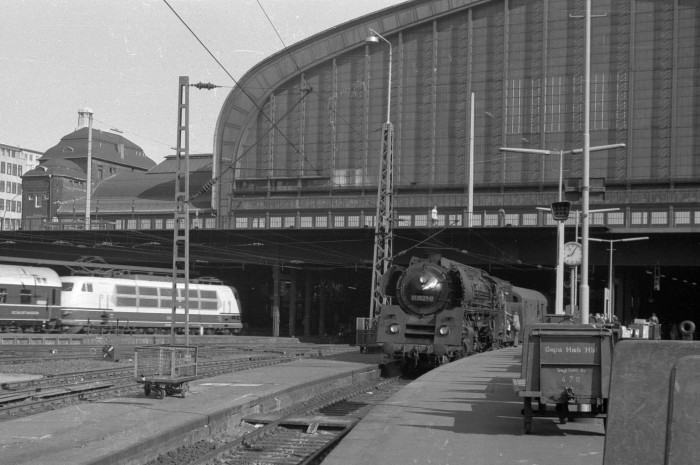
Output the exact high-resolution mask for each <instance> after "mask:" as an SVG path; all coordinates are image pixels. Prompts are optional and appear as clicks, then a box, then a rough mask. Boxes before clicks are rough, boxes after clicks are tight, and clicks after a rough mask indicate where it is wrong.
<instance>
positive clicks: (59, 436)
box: [0, 358, 380, 465]
mask: <svg viewBox="0 0 700 465" xmlns="http://www.w3.org/2000/svg"><path fill="white" fill-rule="evenodd" d="M379 375H380V373H379V369H378V366H377V365H376V364H374V365H372V364H366V363H353V362H347V361H341V360H326V359H320V358H312V359H300V360H296V361H294V362H291V363H286V364H281V365H273V366H269V367H263V368H258V369H255V370H247V371H240V372H236V373H231V374H227V375H221V376H217V377H214V378H207V379H203V380H197V381H193V382H191V383H190V391H189V394H188V396H187V397H185V398H182V397H180V396H173V397H170V396H167V397H165V398H164V399H160V400H159V399H156V398H155V397H154V396H153V395H151V396H150V397H146V396H145V395H144V393H143V391H141V392H139V393H138V394H135V395H133V396H131V397H121V398H116V399H110V400H106V401H98V402H89V403H87V402H86V403H80V404H77V405H73V406H70V407H65V408H61V409H57V410H53V411H50V412H45V413H40V414H37V415H31V416H27V417H24V418H18V419H16V420H8V421H4V422H1V423H0V463H3V464H13V465H20V464H26V465H56V464H71V465H122V464H130V463H139V464H142V463H146V462H147V461H148V460H152V459H155V458H156V457H157V455H158V453H163V452H167V451H169V450H171V449H175V448H177V447H178V446H181V445H183V444H185V443H186V442H196V441H199V440H202V439H206V438H207V437H209V436H211V435H213V434H216V433H217V432H219V431H221V430H223V429H226V428H233V427H237V426H238V425H239V424H240V420H241V418H242V417H243V416H245V415H249V414H251V413H264V412H269V411H273V410H277V409H280V408H284V407H286V406H287V405H289V404H290V403H292V402H293V401H299V400H305V399H308V398H310V397H311V396H313V395H315V394H317V393H319V392H326V391H328V390H330V389H333V388H335V387H339V386H346V385H348V384H350V383H351V381H352V380H353V379H354V380H358V379H359V378H362V379H374V378H376V379H378V378H379ZM312 386H313V389H312ZM145 451H151V452H149V454H146V453H145Z"/></svg>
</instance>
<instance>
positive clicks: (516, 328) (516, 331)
mask: <svg viewBox="0 0 700 465" xmlns="http://www.w3.org/2000/svg"><path fill="white" fill-rule="evenodd" d="M519 334H520V315H518V312H517V311H515V312H513V336H514V337H513V347H518V344H519V342H518V338H519V337H520V336H519Z"/></svg>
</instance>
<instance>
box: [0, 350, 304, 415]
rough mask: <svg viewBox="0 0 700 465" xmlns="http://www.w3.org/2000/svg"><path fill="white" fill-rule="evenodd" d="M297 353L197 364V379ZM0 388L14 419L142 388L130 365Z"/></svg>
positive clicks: (2, 411)
mask: <svg viewBox="0 0 700 465" xmlns="http://www.w3.org/2000/svg"><path fill="white" fill-rule="evenodd" d="M297 358H299V356H298V355H297V354H294V355H287V354H273V353H263V354H251V355H247V356H245V357H239V358H235V359H226V360H206V361H201V362H199V363H198V374H197V379H203V378H210V377H213V376H217V375H220V374H224V373H231V372H235V371H241V370H249V369H253V368H259V367H263V366H268V365H275V364H280V363H286V362H290V361H292V360H296V359H297ZM0 387H1V388H2V390H0V420H7V419H14V418H18V417H22V416H26V415H31V414H35V413H38V412H42V411H46V410H50V409H55V408H60V407H63V406H67V405H72V404H74V403H77V402H83V401H95V400H101V399H107V398H112V397H121V396H126V395H132V394H135V393H137V392H138V391H143V386H142V385H141V384H140V383H138V382H136V381H135V379H134V368H133V367H120V368H114V369H105V370H90V371H85V372H78V373H70V374H65V375H59V376H51V377H48V378H42V379H37V380H30V381H20V382H12V383H3V384H2V385H1V386H0Z"/></svg>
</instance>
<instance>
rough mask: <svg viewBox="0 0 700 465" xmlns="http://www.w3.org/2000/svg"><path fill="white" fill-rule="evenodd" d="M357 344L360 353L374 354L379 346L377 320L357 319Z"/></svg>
mask: <svg viewBox="0 0 700 465" xmlns="http://www.w3.org/2000/svg"><path fill="white" fill-rule="evenodd" d="M355 343H356V344H357V345H358V346H359V347H360V353H361V354H362V353H366V352H372V351H373V350H374V349H376V348H377V347H378V346H377V320H376V319H374V318H357V320H356V322H355Z"/></svg>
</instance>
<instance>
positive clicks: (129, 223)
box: [126, 218, 136, 229]
mask: <svg viewBox="0 0 700 465" xmlns="http://www.w3.org/2000/svg"><path fill="white" fill-rule="evenodd" d="M126 229H136V220H135V219H133V218H132V219H130V220H127V221H126Z"/></svg>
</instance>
